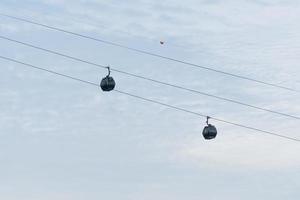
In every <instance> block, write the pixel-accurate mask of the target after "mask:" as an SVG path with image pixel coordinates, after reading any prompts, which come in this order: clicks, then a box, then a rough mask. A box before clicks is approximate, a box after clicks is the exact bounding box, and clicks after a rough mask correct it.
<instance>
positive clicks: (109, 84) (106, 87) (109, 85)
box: [100, 67, 116, 92]
mask: <svg viewBox="0 0 300 200" xmlns="http://www.w3.org/2000/svg"><path fill="white" fill-rule="evenodd" d="M107 69H108V75H107V76H106V77H104V78H103V79H102V81H101V83H100V87H101V89H102V90H103V91H104V92H109V91H112V90H113V89H114V88H115V86H116V82H115V80H114V79H113V77H111V76H110V68H109V67H107Z"/></svg>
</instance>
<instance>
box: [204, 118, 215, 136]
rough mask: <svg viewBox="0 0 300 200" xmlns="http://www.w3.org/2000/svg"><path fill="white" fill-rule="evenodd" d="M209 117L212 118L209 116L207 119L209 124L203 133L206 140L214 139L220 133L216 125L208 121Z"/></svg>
mask: <svg viewBox="0 0 300 200" xmlns="http://www.w3.org/2000/svg"><path fill="white" fill-rule="evenodd" d="M209 119H210V117H207V120H206V124H207V126H205V127H204V129H203V132H202V135H203V137H204V139H206V140H211V139H214V138H215V137H216V136H217V133H218V131H217V129H216V127H215V126H213V125H211V124H209V123H208V120H209Z"/></svg>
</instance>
